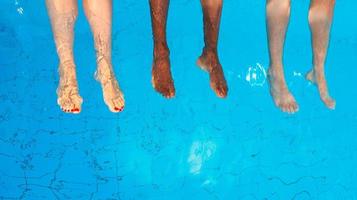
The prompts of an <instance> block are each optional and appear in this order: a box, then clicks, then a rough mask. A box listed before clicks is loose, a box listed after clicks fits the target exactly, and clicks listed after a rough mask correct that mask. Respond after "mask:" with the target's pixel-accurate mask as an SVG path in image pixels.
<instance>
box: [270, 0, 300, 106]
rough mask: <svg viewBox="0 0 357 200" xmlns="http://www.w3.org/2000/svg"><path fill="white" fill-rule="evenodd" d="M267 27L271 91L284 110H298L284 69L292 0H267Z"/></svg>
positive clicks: (277, 104) (276, 102) (276, 103)
mask: <svg viewBox="0 0 357 200" xmlns="http://www.w3.org/2000/svg"><path fill="white" fill-rule="evenodd" d="M266 13H267V29H268V38H269V53H270V67H269V79H270V93H271V95H272V97H273V99H274V102H275V105H276V106H277V107H279V108H280V109H281V110H282V111H284V112H288V113H294V112H296V111H298V105H297V103H296V101H295V98H294V97H293V96H292V94H291V93H290V91H289V89H288V87H287V85H286V81H285V77H284V69H283V62H282V60H283V48H284V42H285V35H286V30H287V27H288V23H289V18H290V0H267V5H266Z"/></svg>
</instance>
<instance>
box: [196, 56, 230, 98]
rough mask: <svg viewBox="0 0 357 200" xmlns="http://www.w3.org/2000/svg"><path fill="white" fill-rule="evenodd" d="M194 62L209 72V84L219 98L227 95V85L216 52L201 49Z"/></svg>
mask: <svg viewBox="0 0 357 200" xmlns="http://www.w3.org/2000/svg"><path fill="white" fill-rule="evenodd" d="M196 64H197V65H198V66H199V67H200V68H201V69H202V70H204V71H207V72H208V73H209V77H210V86H211V88H212V90H213V91H214V92H215V93H216V95H217V96H218V97H220V98H225V97H227V93H228V87H227V82H226V79H225V78H224V73H223V69H222V66H221V64H220V63H219V60H218V56H217V53H215V52H209V51H205V50H204V51H203V53H202V55H201V56H200V57H199V58H198V59H197V62H196Z"/></svg>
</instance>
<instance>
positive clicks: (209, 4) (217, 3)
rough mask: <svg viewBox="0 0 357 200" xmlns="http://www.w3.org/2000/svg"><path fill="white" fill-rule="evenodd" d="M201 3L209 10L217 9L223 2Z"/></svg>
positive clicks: (217, 0)
mask: <svg viewBox="0 0 357 200" xmlns="http://www.w3.org/2000/svg"><path fill="white" fill-rule="evenodd" d="M201 3H202V5H204V6H205V7H207V8H217V7H221V6H222V4H223V0H201Z"/></svg>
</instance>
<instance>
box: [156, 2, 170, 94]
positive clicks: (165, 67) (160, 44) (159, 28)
mask: <svg viewBox="0 0 357 200" xmlns="http://www.w3.org/2000/svg"><path fill="white" fill-rule="evenodd" d="M168 8H169V0H150V11H151V24H152V32H153V39H154V58H153V65H152V85H153V87H154V88H155V90H156V91H158V92H159V93H161V94H162V95H163V96H164V97H166V98H172V97H174V96H175V87H174V82H173V79H172V75H171V69H170V59H169V54H170V53H169V48H168V46H167V41H166V22H167V12H168Z"/></svg>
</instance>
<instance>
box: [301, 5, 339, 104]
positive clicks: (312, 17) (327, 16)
mask: <svg viewBox="0 0 357 200" xmlns="http://www.w3.org/2000/svg"><path fill="white" fill-rule="evenodd" d="M334 5H335V0H312V1H311V4H310V11H309V24H310V29H311V34H312V48H313V69H312V70H311V71H310V72H309V73H308V74H307V75H306V78H307V79H308V80H310V81H311V82H313V83H316V85H317V88H318V89H319V93H320V97H321V100H322V101H323V102H324V103H325V105H326V106H327V107H328V108H330V109H334V108H335V106H336V102H335V100H334V99H333V98H331V97H330V95H329V92H328V88H327V83H326V79H325V60H326V53H327V48H328V43H329V38H330V28H331V21H332V17H333V10H334Z"/></svg>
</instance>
